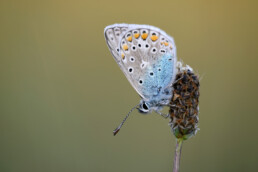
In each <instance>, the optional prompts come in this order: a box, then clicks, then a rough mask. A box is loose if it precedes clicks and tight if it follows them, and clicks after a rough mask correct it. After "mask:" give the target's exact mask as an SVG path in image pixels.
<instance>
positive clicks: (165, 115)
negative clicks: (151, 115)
mask: <svg viewBox="0 0 258 172" xmlns="http://www.w3.org/2000/svg"><path fill="white" fill-rule="evenodd" d="M156 113H157V114H159V115H160V116H162V117H163V118H168V117H169V114H164V113H161V112H159V111H156Z"/></svg>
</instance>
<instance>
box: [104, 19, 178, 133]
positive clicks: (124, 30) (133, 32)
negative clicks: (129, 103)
mask: <svg viewBox="0 0 258 172" xmlns="http://www.w3.org/2000/svg"><path fill="white" fill-rule="evenodd" d="M104 36H105V40H106V43H107V46H108V48H109V50H110V52H111V54H112V55H113V57H114V59H115V61H116V63H117V64H118V66H119V67H120V69H121V70H122V71H123V73H124V75H125V76H126V78H127V79H128V81H129V82H130V84H131V85H132V86H133V88H134V89H135V90H136V92H137V93H138V94H139V95H140V97H141V100H140V104H138V105H136V106H135V107H134V108H132V109H131V111H130V112H129V113H128V114H127V116H126V118H125V119H124V120H123V122H122V123H121V124H120V125H119V127H117V128H116V129H115V130H114V131H113V133H114V135H116V134H117V132H118V131H119V130H120V128H121V126H122V125H123V123H124V122H125V120H126V119H127V117H128V116H129V114H130V113H131V112H132V111H133V110H134V109H135V108H137V109H138V110H139V112H140V113H144V114H147V113H150V112H152V111H155V112H157V113H159V114H161V112H160V111H161V110H162V108H163V107H164V106H168V105H169V102H170V100H171V98H172V91H173V90H172V89H173V88H172V84H173V82H174V80H175V75H176V73H177V69H176V62H177V56H176V46H175V43H174V39H173V38H172V37H170V36H169V35H167V34H166V33H165V32H164V31H162V30H161V29H159V28H157V27H154V26H149V25H137V24H113V25H109V26H107V27H106V28H105V29H104Z"/></svg>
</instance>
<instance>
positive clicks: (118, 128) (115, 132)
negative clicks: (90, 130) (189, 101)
mask: <svg viewBox="0 0 258 172" xmlns="http://www.w3.org/2000/svg"><path fill="white" fill-rule="evenodd" d="M139 105H140V104H138V105H136V106H134V107H133V108H132V109H131V110H130V111H129V112H128V114H127V115H126V117H125V118H124V120H123V121H122V122H121V124H120V125H119V126H118V127H117V128H116V129H115V130H114V131H113V134H114V136H115V135H116V134H117V133H118V132H119V131H120V128H121V127H122V126H123V125H124V123H125V121H126V120H127V118H128V117H129V115H130V114H131V112H132V111H133V110H134V109H135V108H137V106H139Z"/></svg>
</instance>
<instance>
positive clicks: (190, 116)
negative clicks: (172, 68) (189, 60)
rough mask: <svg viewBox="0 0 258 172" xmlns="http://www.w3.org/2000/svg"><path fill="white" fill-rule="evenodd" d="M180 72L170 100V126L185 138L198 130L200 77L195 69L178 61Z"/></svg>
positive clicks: (176, 134) (178, 135) (175, 133)
mask: <svg viewBox="0 0 258 172" xmlns="http://www.w3.org/2000/svg"><path fill="white" fill-rule="evenodd" d="M177 68H178V72H177V75H176V79H175V82H174V83H173V97H172V99H171V102H170V110H169V114H170V123H169V124H170V126H171V129H172V131H173V133H174V135H175V136H176V137H177V138H182V139H184V140H186V139H188V138H190V137H191V136H193V135H195V134H196V132H197V130H198V121H199V117H198V113H199V106H198V104H199V95H200V93H199V87H200V84H199V78H198V76H197V75H195V74H194V71H193V69H192V68H191V67H190V66H188V65H186V67H182V63H181V62H178V63H177Z"/></svg>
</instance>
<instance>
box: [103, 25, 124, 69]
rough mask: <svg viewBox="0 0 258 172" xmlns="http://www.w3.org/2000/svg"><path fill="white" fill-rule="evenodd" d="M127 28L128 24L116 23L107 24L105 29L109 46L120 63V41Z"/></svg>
mask: <svg viewBox="0 0 258 172" xmlns="http://www.w3.org/2000/svg"><path fill="white" fill-rule="evenodd" d="M127 29H128V24H114V25H110V26H107V27H106V28H105V30H104V35H105V39H106V42H107V45H108V48H109V50H110V52H111V53H112V55H113V56H114V58H115V60H116V62H117V63H118V64H119V65H120V62H121V58H120V57H119V42H120V40H121V38H122V36H123V34H124V33H125V32H126V31H127Z"/></svg>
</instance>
